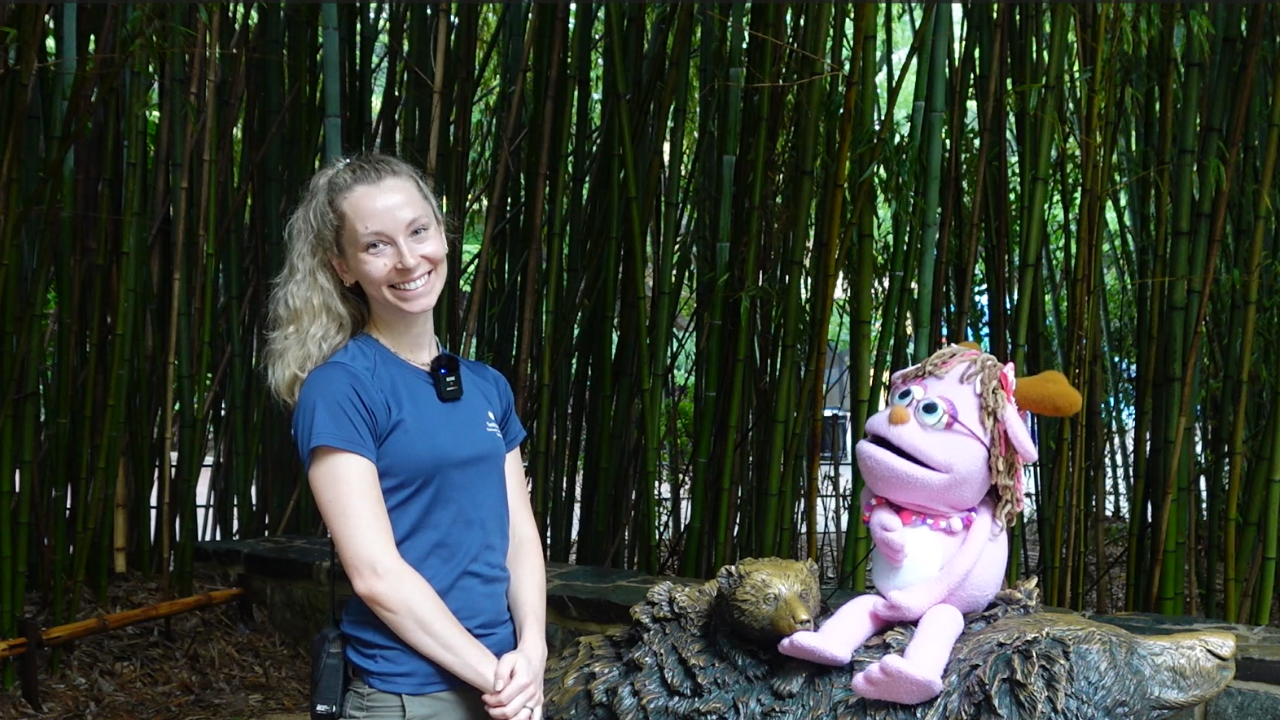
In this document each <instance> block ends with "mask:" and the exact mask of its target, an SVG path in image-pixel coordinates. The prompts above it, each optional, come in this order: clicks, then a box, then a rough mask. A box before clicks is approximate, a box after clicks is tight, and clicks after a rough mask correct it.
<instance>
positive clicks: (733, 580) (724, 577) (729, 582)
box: [716, 565, 742, 588]
mask: <svg viewBox="0 0 1280 720" xmlns="http://www.w3.org/2000/svg"><path fill="white" fill-rule="evenodd" d="M741 577H742V569H741V568H739V567H738V566H737V565H725V566H724V567H722V568H720V570H719V571H718V572H716V582H717V583H718V584H719V585H720V587H722V588H732V587H737V585H738V580H739V579H740V578H741Z"/></svg>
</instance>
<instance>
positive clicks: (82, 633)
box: [0, 588, 245, 660]
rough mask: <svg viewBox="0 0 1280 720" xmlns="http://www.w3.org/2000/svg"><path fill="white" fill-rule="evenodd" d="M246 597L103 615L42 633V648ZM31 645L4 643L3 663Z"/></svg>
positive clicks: (203, 598) (214, 595) (0, 645)
mask: <svg viewBox="0 0 1280 720" xmlns="http://www.w3.org/2000/svg"><path fill="white" fill-rule="evenodd" d="M244 593H245V590H244V588H227V589H225V590H213V591H211V592H207V593H203V594H201V595H192V596H190V597H185V598H180V599H178V600H168V601H165V602H162V603H156V604H155V605H148V606H147V607H142V608H136V609H133V610H125V611H122V612H116V613H110V614H108V615H100V616H98V617H95V618H90V619H88V620H81V621H79V622H74V623H68V624H66V625H59V626H57V627H52V628H49V629H48V630H44V631H42V632H41V633H40V645H41V646H43V647H57V646H59V645H64V644H66V643H69V642H71V641H73V640H80V639H82V638H87V637H93V636H94V635H101V634H102V633H106V632H110V631H112V630H119V629H120V628H124V627H129V626H130V625H137V624H138V623H140V622H146V621H148V620H159V619H161V618H166V617H172V616H174V615H180V614H182V613H185V612H190V611H192V610H199V609H200V608H206V607H214V606H217V605H223V604H225V603H228V602H230V601H232V600H235V599H236V598H238V597H240V596H242V595H244ZM29 645H30V643H28V642H27V639H26V638H13V639H11V640H0V660H3V659H5V658H10V657H15V656H17V655H21V654H22V653H24V652H26V651H27V650H29V649H30V648H29Z"/></svg>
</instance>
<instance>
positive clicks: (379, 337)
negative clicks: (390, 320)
mask: <svg viewBox="0 0 1280 720" xmlns="http://www.w3.org/2000/svg"><path fill="white" fill-rule="evenodd" d="M366 332H368V333H369V336H370V337H372V338H373V339H374V340H377V341H378V344H379V345H381V346H382V347H384V348H386V349H388V350H390V351H391V354H392V355H395V356H396V357H398V358H400V359H401V360H403V361H405V362H407V363H409V364H410V365H413V366H415V367H420V368H422V369H423V370H430V369H431V363H429V362H428V363H424V362H419V361H417V360H414V359H413V358H411V357H407V356H405V355H401V354H400V352H399V351H398V350H396V349H395V348H394V347H392V346H391V343H389V342H387V341H386V339H384V338H383V337H382V335H381V334H380V333H379V332H378V331H377V329H376V328H375V327H374V326H373V325H370V326H369V327H368V328H367V329H366ZM435 341H436V355H439V354H440V352H441V350H440V338H435Z"/></svg>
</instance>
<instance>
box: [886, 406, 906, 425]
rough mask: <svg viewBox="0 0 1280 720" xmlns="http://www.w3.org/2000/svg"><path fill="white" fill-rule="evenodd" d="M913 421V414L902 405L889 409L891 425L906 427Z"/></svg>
mask: <svg viewBox="0 0 1280 720" xmlns="http://www.w3.org/2000/svg"><path fill="white" fill-rule="evenodd" d="M910 419H911V413H909V412H907V409H906V408H905V407H903V406H902V405H894V406H893V407H892V408H889V424H890V425H906V424H907V421H908V420H910Z"/></svg>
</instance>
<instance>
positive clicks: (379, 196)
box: [330, 177, 448, 322]
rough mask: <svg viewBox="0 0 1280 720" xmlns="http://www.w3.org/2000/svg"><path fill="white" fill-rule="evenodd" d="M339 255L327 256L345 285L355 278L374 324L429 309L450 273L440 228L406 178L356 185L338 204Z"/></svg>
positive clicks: (429, 208) (432, 213)
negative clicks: (340, 216)
mask: <svg viewBox="0 0 1280 720" xmlns="http://www.w3.org/2000/svg"><path fill="white" fill-rule="evenodd" d="M341 210H342V216H343V217H342V220H343V222H342V229H341V231H340V235H339V239H338V242H339V245H340V247H341V254H339V255H334V256H331V257H330V261H331V262H332V263H333V267H334V269H335V270H337V272H338V276H339V277H341V278H342V281H343V282H344V283H351V282H356V283H359V284H360V287H361V288H363V289H364V294H365V297H367V298H368V300H369V312H370V315H371V316H372V318H373V319H374V321H375V322H377V321H378V320H379V319H382V320H384V321H386V320H390V319H392V318H395V317H397V316H403V315H419V314H421V313H430V312H431V310H432V309H434V308H435V306H436V302H437V301H438V300H439V299H440V291H441V290H443V289H444V282H445V278H446V275H447V273H448V264H447V263H446V262H445V255H446V253H447V252H448V247H447V242H446V240H445V235H444V229H443V228H442V227H441V226H440V221H439V218H438V217H437V216H436V213H435V211H434V210H433V209H432V207H431V204H430V203H428V202H427V199H426V198H424V197H423V196H422V193H421V192H420V191H419V190H418V186H417V185H416V184H415V183H414V182H413V181H412V180H409V179H407V178H398V177H396V178H388V179H386V180H383V181H381V182H379V183H376V184H374V185H359V186H357V187H355V188H353V189H352V190H351V191H350V192H348V193H347V195H346V197H344V198H343V200H342V203H341Z"/></svg>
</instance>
